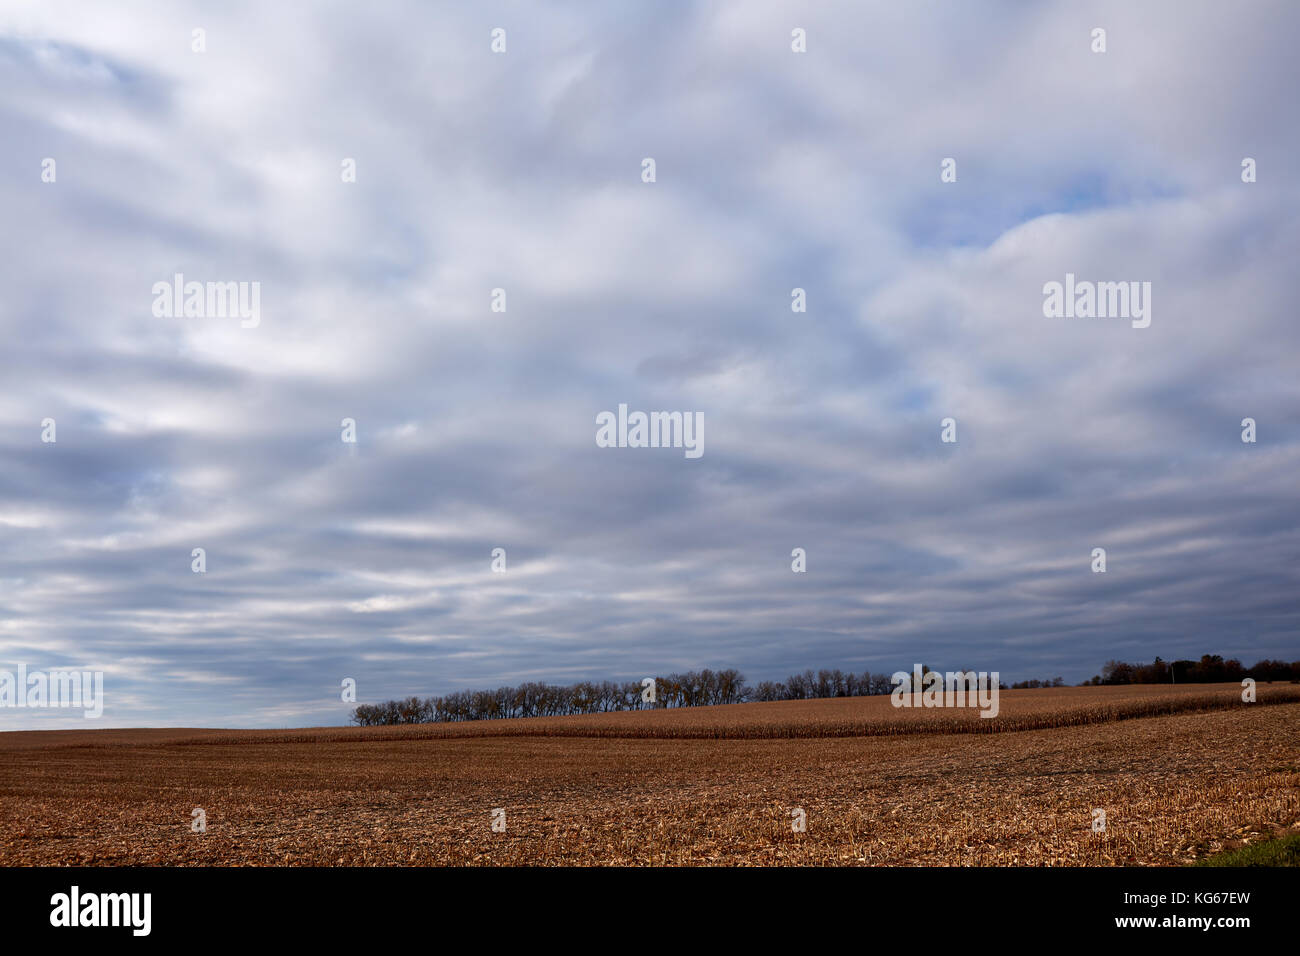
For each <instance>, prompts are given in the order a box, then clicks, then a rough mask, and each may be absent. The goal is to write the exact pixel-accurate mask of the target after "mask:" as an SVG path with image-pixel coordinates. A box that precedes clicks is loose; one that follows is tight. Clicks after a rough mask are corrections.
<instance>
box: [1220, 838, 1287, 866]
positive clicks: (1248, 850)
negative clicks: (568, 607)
mask: <svg viewBox="0 0 1300 956" xmlns="http://www.w3.org/2000/svg"><path fill="white" fill-rule="evenodd" d="M1196 866H1300V833H1296V834H1292V835H1291V836H1287V837H1283V838H1282V839H1280V840H1260V841H1259V842H1258V843H1252V844H1250V845H1249V846H1243V847H1238V848H1237V849H1235V850H1225V851H1224V852H1222V853H1216V854H1214V856H1207V857H1206V858H1205V859H1203V860H1197V861H1196Z"/></svg>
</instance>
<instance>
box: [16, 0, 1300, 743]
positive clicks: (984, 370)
mask: <svg viewBox="0 0 1300 956" xmlns="http://www.w3.org/2000/svg"><path fill="white" fill-rule="evenodd" d="M1098 28H1100V29H1103V30H1104V31H1105V51H1104V52H1096V51H1095V50H1094V47H1095V46H1096V45H1097V40H1096V39H1095V38H1094V30H1096V29H1098ZM497 29H500V30H503V31H504V44H505V49H504V51H503V52H497V51H494V50H493V45H494V39H493V36H494V34H493V31H494V30H497ZM195 30H202V31H203V33H202V34H200V35H198V36H200V37H201V43H200V42H199V40H197V39H196V34H195V33H194V31H195ZM796 30H802V31H804V32H803V34H802V35H803V37H804V38H805V40H804V46H805V47H806V49H805V51H804V52H796V51H795V49H793V47H794V46H797V45H799V43H798V40H797V39H796V37H795V34H794V32H793V31H796ZM497 36H498V37H500V36H502V35H501V34H497ZM1297 36H1300V7H1297V6H1296V5H1295V4H1292V3H1287V2H1263V0H1247V2H1243V3H1240V4H1233V5H1231V6H1230V7H1229V6H1228V5H1225V4H1221V3H1196V2H1190V3H1189V2H1176V3H1175V2H1145V3H1142V4H1132V3H1128V2H1116V3H1091V4H1085V3H1077V4H1076V3H1070V4H1065V3H1060V4H1028V3H1021V2H1007V3H995V2H985V3H979V4H967V3H955V2H947V3H914V2H908V3H862V2H852V3H797V4H795V3H789V4H783V3H774V2H767V0H757V2H755V0H745V2H740V0H735V2H732V0H701V2H664V3H654V4H643V5H635V6H634V5H631V4H599V3H566V2H553V3H537V2H535V0H529V2H519V3H492V2H483V3H473V4H466V3H460V2H455V3H431V2H412V3H398V2H381V3H375V4H361V5H358V4H354V3H347V4H345V3H315V4H312V5H310V6H299V5H292V7H290V6H289V5H281V4H263V3H253V2H247V3H229V4H221V5H219V6H217V5H208V4H200V3H167V4H163V3H139V4H131V3H125V4H114V5H111V8H110V5H106V4H101V3H97V2H84V3H83V2H57V3H50V2H12V0H11V2H6V3H5V4H4V5H3V8H0V133H2V134H3V135H0V208H3V210H4V225H3V228H2V229H0V253H2V255H0V289H3V295H0V381H2V382H3V387H0V461H2V462H3V466H2V467H0V669H9V670H16V669H17V668H18V667H19V665H23V666H25V667H26V668H27V669H28V670H29V671H50V670H56V669H79V670H93V671H102V672H103V674H104V705H103V716H102V717H100V718H99V719H98V720H97V721H95V722H94V725H95V726H106V727H121V726H229V727H277V726H305V725H329V724H342V723H345V722H347V720H348V715H349V712H350V709H351V706H352V705H351V704H350V703H346V702H344V701H343V699H342V693H341V690H340V688H341V685H342V682H343V681H344V679H346V678H351V679H352V680H355V682H356V687H357V699H358V701H359V702H375V701H380V700H385V699H388V698H392V697H402V696H407V695H411V694H419V695H432V694H441V693H446V692H449V691H453V690H460V689H468V688H482V687H496V686H500V685H502V684H515V683H519V682H522V681H528V680H543V681H549V682H559V683H568V682H572V681H576V680H584V679H598V680H599V679H612V680H620V681H628V680H640V679H641V678H642V677H645V676H652V675H656V674H665V673H668V672H672V671H680V670H686V669H698V668H703V667H713V668H718V667H736V668H738V669H740V670H741V671H742V672H743V673H744V674H745V675H746V677H747V678H749V680H750V681H751V682H757V681H759V680H766V679H779V678H783V677H784V676H786V675H787V674H789V673H791V672H796V671H802V670H804V669H805V668H810V667H811V668H813V669H818V668H835V667H838V668H841V669H844V670H853V671H861V670H870V671H873V672H882V671H883V672H892V671H894V670H898V669H910V667H911V666H912V664H913V663H914V662H924V663H926V664H927V665H930V666H934V667H937V668H939V669H945V668H957V667H963V668H965V667H972V668H976V669H979V670H989V671H997V672H999V673H1000V674H1001V675H1002V678H1003V680H1006V681H1012V680H1021V679H1026V678H1045V677H1055V676H1062V677H1064V678H1065V680H1066V681H1067V682H1070V683H1077V682H1079V681H1082V680H1086V679H1088V678H1090V677H1091V676H1092V675H1094V674H1096V673H1098V672H1099V671H1100V670H1101V668H1102V665H1103V664H1104V663H1105V661H1106V660H1108V659H1110V658H1119V659H1124V660H1130V661H1150V660H1151V659H1152V658H1154V657H1155V656H1162V657H1164V658H1165V659H1174V658H1184V657H1191V658H1199V657H1200V656H1201V655H1202V654H1204V653H1222V654H1225V655H1227V656H1235V657H1239V658H1240V659H1242V660H1243V661H1244V662H1245V663H1246V664H1248V665H1249V664H1252V663H1254V662H1255V661H1256V660H1258V659H1260V658H1265V657H1270V658H1284V659H1286V660H1294V659H1296V658H1298V657H1300V573H1298V568H1300V560H1298V559H1300V507H1297V494H1296V489H1297V474H1298V466H1300V425H1298V424H1297V422H1298V420H1300V379H1298V377H1297V357H1298V348H1300V325H1298V323H1297V320H1296V314H1295V291H1294V288H1295V287H1294V283H1295V278H1294V277H1295V259H1296V251H1297V249H1298V248H1300V216H1298V215H1297V213H1298V212H1300V180H1298V176H1300V163H1298V162H1297V157H1298V156H1300V132H1298V128H1297V116H1300V113H1298V112H1297V110H1296V107H1295V88H1296V80H1297V68H1296V65H1295V64H1296V59H1295V52H1294V49H1293V47H1294V40H1295V38H1296V37H1297ZM497 45H498V46H499V45H500V43H499V42H498V43H497ZM196 46H201V47H202V50H201V51H199V50H196V49H195V47H196ZM647 158H650V159H653V160H654V179H653V181H652V182H647V181H646V174H645V168H646V167H645V165H644V163H643V161H644V160H645V159H647ZM49 159H52V160H54V165H53V167H52V172H53V177H52V178H53V181H47V180H48V179H49V178H51V177H50V176H49V172H50V171H51V170H50V167H49V164H47V163H46V160H49ZM945 159H952V160H954V161H955V174H956V178H955V181H944V178H945V177H944V176H943V175H942V173H943V161H944V160H945ZM1246 159H1251V160H1253V161H1254V164H1253V166H1254V170H1255V176H1254V180H1255V181H1253V182H1245V181H1243V160H1246ZM348 161H351V163H352V164H354V166H353V168H354V169H355V177H354V179H355V181H349V174H348V168H349V167H348V165H347V164H348ZM948 178H950V179H951V177H948ZM178 273H179V274H182V275H183V276H184V277H185V281H187V282H188V281H197V282H201V283H209V282H211V283H226V282H236V283H248V284H249V285H248V286H247V288H249V289H251V288H252V285H251V284H252V283H257V288H258V290H259V307H258V313H257V316H256V321H255V322H254V321H253V320H252V319H249V318H241V316H240V315H238V314H234V313H231V314H228V315H202V316H195V315H190V316H186V315H184V314H183V311H184V310H182V314H178V315H168V314H165V313H166V312H167V311H168V310H167V309H166V308H165V307H164V308H163V309H162V312H163V313H164V314H162V315H159V314H156V313H158V312H159V309H158V308H157V307H156V306H157V303H156V301H155V300H156V298H157V296H156V294H155V291H154V287H155V284H157V283H160V282H161V283H167V284H170V283H171V282H172V281H173V276H175V275H176V274H178ZM1067 273H1068V274H1072V275H1074V276H1075V277H1076V278H1077V279H1078V280H1080V281H1083V280H1089V281H1098V282H1102V281H1105V282H1137V283H1139V284H1141V283H1150V286H1149V287H1148V288H1149V289H1150V294H1149V305H1150V312H1149V318H1150V324H1149V325H1148V326H1147V327H1145V328H1142V327H1135V325H1134V323H1133V322H1131V321H1130V320H1129V319H1128V318H1125V317H1123V316H1119V317H1115V316H1109V317H1090V318H1089V317H1069V318H1067V317H1054V316H1053V317H1049V316H1047V315H1045V314H1044V300H1045V294H1044V286H1045V284H1047V283H1050V282H1061V283H1064V282H1065V281H1066V275H1067ZM497 289H501V290H504V292H505V297H504V302H505V309H504V311H494V309H493V304H494V301H497V302H498V304H499V299H498V300H494V291H493V290H497ZM794 289H802V290H804V296H805V299H806V311H803V312H796V311H794V310H793V308H792V303H793V302H794V300H793V298H792V290H794ZM164 298H166V299H169V298H170V297H164ZM620 404H625V405H627V406H628V408H629V409H630V410H641V411H646V412H650V411H682V412H686V413H697V414H699V415H700V416H702V418H703V422H704V432H703V446H702V447H703V454H701V455H700V456H699V457H695V458H691V457H688V456H686V455H685V454H684V453H683V450H682V449H681V448H637V447H601V446H600V445H599V444H598V443H597V441H596V433H597V427H596V419H597V416H598V415H599V414H600V413H601V412H603V411H613V412H617V409H618V406H619V405H620ZM1248 417H1249V418H1252V419H1254V421H1255V422H1256V426H1255V427H1256V441H1254V442H1244V441H1243V440H1242V433H1243V426H1242V420H1243V419H1245V418H1248ZM947 418H951V419H953V421H954V422H955V438H956V441H950V442H945V441H943V437H944V436H943V434H942V432H943V429H942V427H941V423H942V422H943V420H944V419H947ZM47 419H52V420H53V422H54V427H55V432H54V435H53V437H54V440H53V441H49V440H45V439H47V438H48V437H50V436H49V435H48V434H47V433H48V428H47V426H46V425H44V424H43V423H44V422H45V421H46V420H47ZM345 419H351V420H352V421H353V422H354V423H355V438H356V440H355V441H354V442H348V441H344V440H343V439H344V437H345V435H344V428H343V421H344V420H345ZM196 548H202V549H203V554H204V560H205V567H206V570H204V571H202V572H196V571H195V570H194V569H193V567H194V561H195V558H194V557H193V554H194V549H196ZM496 548H501V549H504V554H505V569H504V570H503V571H501V570H493V567H492V563H493V557H492V555H493V549H496ZM796 548H802V549H804V554H805V556H806V571H803V572H797V571H795V570H793V568H792V565H793V563H794V558H793V557H792V552H793V551H794V549H796ZM1096 548H1104V549H1105V559H1106V570H1105V572H1104V573H1101V572H1098V571H1095V570H1094V567H1095V566H1096V564H1095V559H1094V549H1096ZM89 725H90V722H89V721H87V720H86V719H85V718H84V717H83V716H82V715H81V713H80V712H79V711H75V710H68V709H52V708H47V709H35V708H10V709H5V708H0V730H13V729H23V728H30V727H41V728H54V727H86V726H89Z"/></svg>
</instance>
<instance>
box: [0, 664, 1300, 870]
mask: <svg viewBox="0 0 1300 956" xmlns="http://www.w3.org/2000/svg"><path fill="white" fill-rule="evenodd" d="M1234 688H1235V690H1234ZM1230 692H1232V693H1230ZM1260 692H1261V693H1260V704H1254V705H1243V704H1240V702H1239V699H1240V688H1236V687H1235V685H1233V686H1232V687H1224V688H1212V689H1211V688H1204V687H1202V688H1197V689H1186V688H1177V689H1176V688H1150V687H1146V688H1069V689H1061V690H1034V691H1019V692H1005V693H1004V694H1003V695H1002V710H1003V714H1004V716H1005V717H1006V718H1011V719H1015V720H1025V721H1028V720H1045V719H1046V717H1047V715H1050V714H1051V713H1053V712H1056V713H1058V714H1064V715H1069V716H1068V719H1067V720H1065V722H1063V723H1062V724H1060V725H1058V726H1046V727H1043V728H1042V729H1028V730H1014V729H1013V730H1010V731H1008V732H1002V733H969V732H958V733H942V732H937V731H936V730H935V728H934V727H933V726H927V724H926V721H925V719H924V718H926V717H929V716H930V715H932V714H935V713H936V712H934V711H928V712H909V711H901V710H894V709H893V708H892V707H889V705H888V702H887V699H884V698H872V699H848V700H830V701H805V702H792V703H791V704H788V705H787V704H761V705H738V706H733V707H729V708H708V709H701V711H699V712H692V711H683V712H680V713H670V712H669V713H666V712H654V713H646V714H635V713H634V714H611V715H602V716H600V717H581V718H555V719H552V720H543V721H535V722H524V721H514V722H509V721H498V722H491V723H490V724H479V725H469V724H462V725H448V726H445V727H444V726H440V725H439V726H429V725H424V726H415V727H408V728H368V729H360V728H352V729H340V728H325V729H321V730H316V731H294V732H284V731H240V732H235V731H195V730H171V731H168V730H129V731H126V730H124V731H112V730H108V731H91V732H87V731H66V732H58V731H56V732H23V733H14V734H3V735H0V863H3V864H10V865H12V864H102V865H120V864H183V865H250V864H251V865H268V864H350V865H375V864H380V865H382V864H530V865H565V864H598V865H599V864H631V865H641V864H723V865H730V864H773V863H779V864H833V865H866V864H894V865H967V864H977V865H1002V864H1032V865H1037V864H1050V865H1079V864H1102V865H1113V864H1143V865H1150V864H1154V865H1162V864H1175V863H1184V862H1191V861H1193V860H1195V859H1198V858H1200V857H1203V856H1205V855H1208V854H1210V853H1212V852H1215V851H1217V850H1220V849H1222V848H1224V847H1228V846H1237V845H1240V844H1241V843H1242V842H1249V841H1250V840H1251V839H1253V838H1254V836H1253V835H1254V834H1258V835H1261V836H1265V835H1272V834H1275V833H1282V832H1287V831H1295V830H1296V829H1298V828H1300V702H1295V701H1292V702H1284V700H1283V698H1284V697H1289V696H1290V694H1291V693H1292V692H1294V688H1290V687H1289V685H1275V686H1272V687H1270V686H1268V685H1262V686H1261V687H1260ZM1233 694H1235V697H1233ZM1196 700H1199V701H1200V703H1198V704H1197V705H1196V709H1185V710H1181V711H1179V710H1178V709H1177V708H1174V710H1175V711H1176V712H1163V713H1161V712H1157V714H1158V715H1156V716H1138V713H1139V711H1138V710H1136V709H1135V708H1137V707H1138V706H1139V705H1142V706H1156V705H1157V704H1158V705H1159V706H1161V707H1168V706H1169V705H1170V704H1171V703H1172V702H1175V701H1181V702H1182V703H1186V704H1188V705H1189V707H1190V706H1191V702H1192V701H1196ZM1207 700H1208V703H1207ZM1233 700H1235V701H1237V702H1236V703H1235V704H1234V703H1233ZM1268 701H1271V703H1267V702H1268ZM881 703H883V704H884V708H883V709H880V708H879V707H878V705H879V704H881ZM1207 707H1208V709H1205V708H1207ZM859 708H860V709H859ZM706 710H707V711H712V712H714V713H707V712H705V711H706ZM724 711H725V712H726V713H723V712H724ZM917 713H920V714H921V715H922V716H921V718H918V717H916V714H917ZM1079 713H1091V714H1092V715H1093V717H1092V719H1090V720H1078V719H1076V716H1077V714H1079ZM745 714H749V715H751V716H750V717H748V718H743V716H742V715H745ZM938 714H939V715H941V717H949V716H951V714H946V713H944V712H943V711H939V712H938ZM899 715H902V716H899ZM1107 715H1109V717H1107ZM890 716H894V717H895V718H896V719H897V720H899V721H901V722H902V723H903V724H904V725H905V726H906V727H907V728H908V729H906V730H904V729H898V730H896V731H894V732H892V733H887V732H877V733H875V734H874V735H870V736H846V735H845V733H844V728H845V727H847V726H870V727H877V726H878V725H879V723H880V722H882V721H887V720H888V719H889V717H890ZM1117 717H1125V718H1126V719H1116V718H1117ZM629 718H630V720H629ZM656 719H658V720H662V721H664V723H665V725H669V726H668V729H669V730H671V733H670V732H666V731H665V728H664V727H658V728H656V727H654V726H652V723H653V721H654V720H656ZM974 719H975V720H979V718H978V717H975V718H974ZM1002 719H1003V718H998V719H996V720H993V721H988V720H986V721H984V723H994V724H998V723H1001V722H1002ZM691 720H695V721H699V722H701V723H700V724H698V725H697V729H698V727H701V726H702V727H707V728H708V729H709V731H710V736H716V737H721V738H724V739H705V737H704V736H703V735H702V734H700V733H697V734H695V735H694V736H691V735H689V734H688V733H686V732H685V731H686V730H688V729H689V724H690V721H691ZM634 721H640V723H635V722H634ZM747 721H748V722H747ZM525 723H536V724H539V725H549V726H550V727H551V728H552V730H551V732H550V733H543V732H542V731H540V730H530V731H528V732H527V733H524V734H516V735H513V736H503V735H501V733H500V731H501V730H502V729H504V728H503V727H501V725H505V724H525ZM577 723H581V724H582V725H583V726H584V727H586V726H591V725H593V724H601V723H604V724H605V728H606V732H605V733H604V734H603V735H600V736H578V735H576V734H575V733H574V731H573V730H572V728H571V727H568V726H562V725H566V724H567V725H572V724H577ZM611 726H612V727H616V728H617V730H618V731H619V733H618V734H617V735H615V734H611V733H609V732H608V729H609V727H611ZM815 727H823V728H825V729H826V733H825V734H824V735H822V736H816V735H815V734H814V733H813V730H812V728H815ZM555 728H561V729H559V730H558V732H557V730H556V729H555ZM723 729H725V730H727V731H728V732H729V733H730V736H731V738H732V739H725V737H726V736H727V735H726V734H719V733H718V731H719V730H723ZM431 730H432V731H449V732H450V733H447V734H442V735H439V736H434V735H431V734H430V733H429V731H431ZM792 730H793V731H797V732H792ZM489 731H490V733H489ZM634 731H639V733H637V732H634ZM760 731H761V732H760ZM485 734H487V735H486V736H485ZM195 807H202V808H204V809H205V811H206V813H207V822H208V831H207V832H206V833H204V834H197V833H192V832H190V821H191V810H192V809H193V808H195ZM496 807H501V808H504V809H505V810H506V815H507V827H506V831H505V832H504V833H495V832H492V829H491V826H490V823H491V811H492V809H493V808H496ZM794 808H802V809H803V810H804V811H805V812H806V814H807V831H806V832H803V833H795V832H792V829H791V811H792V810H793V809H794ZM1095 808H1101V809H1104V810H1105V812H1106V819H1107V830H1106V833H1105V834H1104V835H1096V834H1094V833H1093V832H1092V822H1093V819H1094V816H1093V810H1094V809H1095Z"/></svg>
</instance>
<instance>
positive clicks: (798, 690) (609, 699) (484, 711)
mask: <svg viewBox="0 0 1300 956" xmlns="http://www.w3.org/2000/svg"><path fill="white" fill-rule="evenodd" d="M929 670H930V668H929V667H922V671H923V672H925V671H929ZM652 686H653V689H654V694H653V698H652V699H647V698H648V695H647V692H646V691H647V687H646V685H645V683H644V682H642V681H627V682H623V683H619V682H615V681H599V682H596V681H579V682H578V683H576V684H544V683H537V682H529V683H526V684H520V685H519V686H518V687H498V688H497V689H496V690H463V691H455V692H453V693H450V694H445V695H443V696H442V697H407V698H406V699H404V700H389V701H385V702H383V703H382V704H361V705H358V706H357V708H356V709H355V710H354V711H353V712H352V722H353V723H356V724H360V725H361V726H363V727H373V726H378V725H387V724H428V723H441V722H444V721H458V720H495V719H500V718H507V717H558V716H563V715H568V714H603V713H609V712H611V711H619V710H652V709H656V708H658V709H664V708H674V707H706V706H711V705H715V704H740V703H745V702H747V701H764V700H811V699H814V698H818V697H866V696H868V695H873V694H888V693H889V692H890V691H892V690H893V689H894V685H893V682H892V681H891V680H890V675H889V674H870V673H868V672H866V671H863V672H862V673H861V674H853V673H851V672H849V673H846V672H844V671H840V670H821V671H817V672H816V673H813V671H811V670H807V671H804V672H803V673H802V674H792V675H791V676H790V677H788V678H786V679H785V680H784V681H762V682H761V683H759V684H758V685H756V686H754V687H750V686H749V685H747V684H746V683H745V676H744V675H743V674H741V673H740V672H739V671H738V670H736V669H735V668H727V669H726V670H719V671H714V670H709V669H708V668H705V669H704V670H700V671H686V672H685V673H682V674H669V675H667V676H666V677H655V678H653V685H652Z"/></svg>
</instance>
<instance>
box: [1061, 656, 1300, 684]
mask: <svg viewBox="0 0 1300 956" xmlns="http://www.w3.org/2000/svg"><path fill="white" fill-rule="evenodd" d="M1246 677H1253V678H1254V679H1255V680H1257V681H1274V680H1289V681H1300V661H1292V662H1291V663H1287V662H1286V661H1270V660H1262V661H1259V662H1258V663H1257V664H1255V665H1254V666H1253V667H1245V666H1244V665H1242V663H1241V661H1239V660H1237V659H1236V658H1229V659H1228V660H1224V659H1223V657H1222V655H1220V654H1204V655H1202V656H1201V659H1200V660H1199V661H1163V660H1161V659H1160V658H1159V657H1157V658H1156V659H1155V660H1154V661H1152V662H1151V663H1150V664H1130V663H1128V662H1126V661H1107V662H1106V666H1105V667H1103V668H1102V669H1101V673H1100V674H1098V675H1096V676H1095V677H1093V679H1092V680H1090V681H1085V682H1084V683H1085V684H1089V685H1102V684H1220V683H1223V682H1225V681H1240V680H1242V679H1244V678H1246Z"/></svg>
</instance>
